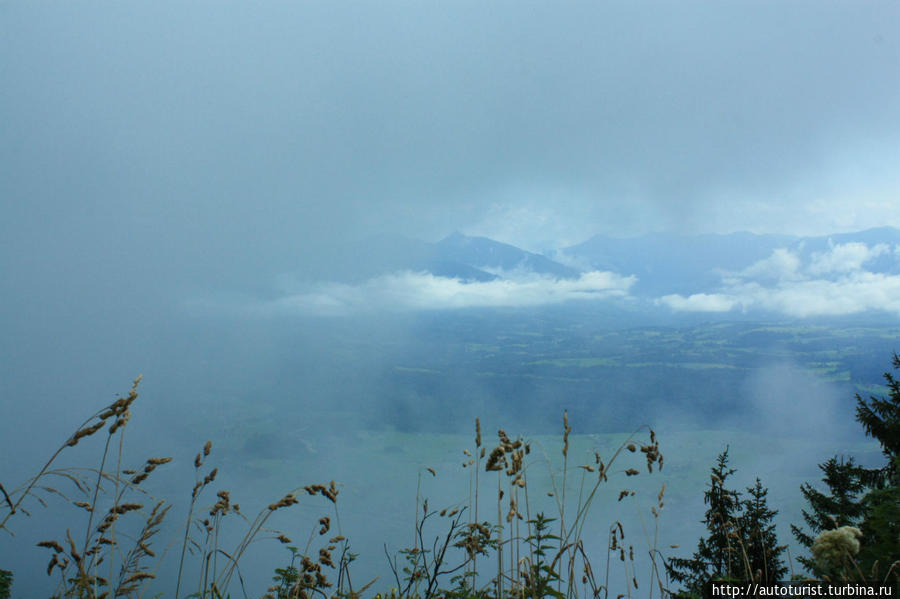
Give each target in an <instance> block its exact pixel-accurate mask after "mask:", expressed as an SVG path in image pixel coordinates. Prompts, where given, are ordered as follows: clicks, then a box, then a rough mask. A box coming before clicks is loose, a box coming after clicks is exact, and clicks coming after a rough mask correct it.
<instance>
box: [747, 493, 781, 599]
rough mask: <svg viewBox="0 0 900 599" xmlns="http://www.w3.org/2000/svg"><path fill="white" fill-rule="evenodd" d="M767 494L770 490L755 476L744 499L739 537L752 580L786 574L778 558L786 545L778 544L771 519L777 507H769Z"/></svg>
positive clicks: (776, 578)
mask: <svg viewBox="0 0 900 599" xmlns="http://www.w3.org/2000/svg"><path fill="white" fill-rule="evenodd" d="M768 494H769V490H768V489H767V488H765V487H764V486H763V485H762V482H761V481H760V480H759V478H757V479H756V484H755V485H754V486H752V487H747V495H748V497H747V498H746V499H745V500H744V501H743V505H744V515H743V517H742V518H741V524H742V526H741V528H742V534H741V537H742V538H743V542H744V548H745V550H746V556H747V557H746V559H747V561H748V562H749V565H750V571H751V573H752V574H753V577H754V579H757V580H759V581H760V582H765V583H773V582H775V581H777V580H783V579H784V575H785V574H786V573H787V567H786V566H785V565H784V561H783V560H782V558H781V555H782V554H783V553H784V552H785V549H786V546H785V545H779V544H778V538H777V536H776V534H775V523H774V522H773V521H772V520H773V519H774V518H775V516H776V515H777V514H778V510H772V509H769V505H768V501H767V499H766V496H767V495H768Z"/></svg>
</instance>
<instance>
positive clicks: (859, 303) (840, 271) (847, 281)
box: [657, 243, 900, 317]
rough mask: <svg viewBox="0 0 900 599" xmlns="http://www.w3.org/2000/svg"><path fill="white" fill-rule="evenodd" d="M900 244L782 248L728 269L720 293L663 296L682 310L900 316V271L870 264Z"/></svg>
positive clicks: (897, 253)
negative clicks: (872, 267) (886, 270)
mask: <svg viewBox="0 0 900 599" xmlns="http://www.w3.org/2000/svg"><path fill="white" fill-rule="evenodd" d="M888 254H893V255H895V256H897V257H900V247H898V246H895V247H890V246H888V245H886V244H878V245H874V246H871V247H870V246H867V245H866V244H863V243H846V244H837V245H832V246H831V247H829V249H828V250H827V251H824V252H814V253H812V254H810V255H809V256H808V257H806V258H804V257H803V256H802V255H801V253H800V252H798V251H792V250H788V249H783V248H782V249H778V250H775V251H774V252H772V254H771V255H770V256H769V257H768V258H766V259H764V260H761V261H759V262H757V263H755V264H753V265H751V266H750V267H748V268H746V269H744V270H743V271H740V272H737V273H728V274H726V275H724V276H723V278H722V283H723V285H722V288H721V290H719V291H718V292H716V293H697V294H694V295H689V296H683V295H666V296H663V297H661V298H659V299H658V300H657V304H661V305H665V306H668V307H670V308H672V309H673V310H677V311H690V312H729V311H731V310H735V309H741V310H743V311H745V312H746V311H749V310H766V311H772V312H779V313H782V314H785V315H788V316H796V317H807V316H840V315H846V314H856V313H859V312H865V311H869V310H878V311H886V312H893V313H896V314H900V275H897V274H886V273H880V272H872V271H871V270H868V269H867V265H868V264H869V263H871V261H873V260H874V259H876V258H879V257H881V256H884V255H888Z"/></svg>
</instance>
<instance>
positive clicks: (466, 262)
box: [327, 227, 900, 297]
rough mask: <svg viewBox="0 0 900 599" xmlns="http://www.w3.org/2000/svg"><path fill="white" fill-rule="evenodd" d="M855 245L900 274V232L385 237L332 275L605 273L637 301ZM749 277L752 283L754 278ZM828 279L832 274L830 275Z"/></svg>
mask: <svg viewBox="0 0 900 599" xmlns="http://www.w3.org/2000/svg"><path fill="white" fill-rule="evenodd" d="M849 243H857V244H863V245H865V246H866V247H867V248H868V249H869V250H872V249H873V248H876V247H877V246H878V245H879V244H883V245H884V246H886V248H884V249H883V250H882V251H880V252H873V253H872V255H871V256H869V257H868V258H867V261H866V262H865V270H867V271H869V272H873V273H882V274H900V249H898V248H900V230H898V229H894V228H891V227H881V228H876V229H869V230H866V231H861V232H858V233H841V234H836V235H828V236H819V237H796V236H789V235H757V234H753V233H746V232H741V233H730V234H724V235H714V234H705V235H694V236H688V235H675V234H668V233H653V234H648V235H643V236H641V237H633V238H614V237H608V236H604V235H595V236H594V237H592V238H590V239H588V240H587V241H585V242H583V243H580V244H577V245H573V246H570V247H566V248H561V249H559V250H557V251H556V252H553V253H548V254H547V255H541V254H536V253H533V252H529V251H526V250H523V249H520V248H517V247H515V246H513V245H509V244H506V243H501V242H498V241H494V240H492V239H488V238H486V237H470V236H466V235H463V234H461V233H453V234H452V235H450V236H448V237H446V238H444V239H442V240H440V241H438V242H436V243H429V242H424V241H419V240H415V239H410V238H407V237H403V236H397V235H383V236H379V237H373V238H370V239H368V240H366V241H365V242H363V243H360V244H357V245H355V246H353V247H349V248H347V249H346V250H345V251H344V252H343V253H342V254H341V255H337V256H332V257H331V258H330V260H329V261H328V266H327V272H328V273H329V275H330V276H334V275H338V278H339V279H340V280H344V281H347V282H359V281H363V280H366V279H369V278H372V277H375V276H379V275H384V274H389V273H393V272H398V271H413V272H429V273H431V274H433V275H435V276H440V277H448V278H456V279H459V280H461V281H463V282H467V283H472V282H486V281H493V280H497V279H502V278H511V277H521V276H523V275H528V274H535V275H541V276H544V277H552V278H556V279H575V278H578V277H579V276H580V275H581V273H582V272H586V271H593V270H599V271H612V272H615V273H618V274H620V275H623V276H629V275H634V276H635V277H636V278H637V282H636V283H635V285H634V286H633V287H632V289H631V293H632V294H634V295H637V296H646V297H658V296H660V295H665V294H683V295H687V294H692V293H702V292H709V291H712V290H715V289H716V288H717V287H719V286H720V285H721V283H722V279H723V276H728V275H729V274H734V273H741V272H742V271H746V269H748V268H749V267H751V266H753V265H754V264H757V263H759V262H761V261H764V260H766V259H768V258H770V257H771V256H772V255H773V252H775V251H776V250H786V251H787V252H790V254H791V255H792V256H796V257H797V258H798V259H799V261H800V262H802V263H804V264H808V263H810V262H811V261H813V259H814V258H816V255H817V254H818V255H819V257H821V256H823V255H826V254H828V252H830V251H831V250H832V249H833V248H834V247H835V246H838V245H844V244H849ZM857 249H858V248H857ZM857 253H858V252H857ZM551 256H552V257H551ZM836 268H837V267H836ZM838 271H839V268H838ZM835 272H837V271H835ZM744 274H745V276H747V277H750V278H752V276H753V273H752V272H748V273H744ZM831 274H832V275H834V273H831ZM838 274H839V273H838ZM821 276H822V277H823V278H827V277H828V276H831V275H829V273H827V272H826V273H823V274H822V275H821Z"/></svg>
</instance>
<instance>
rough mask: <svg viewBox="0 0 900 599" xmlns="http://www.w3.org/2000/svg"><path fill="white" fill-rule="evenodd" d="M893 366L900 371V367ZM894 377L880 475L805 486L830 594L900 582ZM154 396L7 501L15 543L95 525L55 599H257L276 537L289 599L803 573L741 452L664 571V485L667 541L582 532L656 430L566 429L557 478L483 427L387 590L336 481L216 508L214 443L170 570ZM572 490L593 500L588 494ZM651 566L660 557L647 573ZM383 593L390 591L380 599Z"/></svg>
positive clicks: (878, 408) (695, 592)
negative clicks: (161, 544) (590, 541)
mask: <svg viewBox="0 0 900 599" xmlns="http://www.w3.org/2000/svg"><path fill="white" fill-rule="evenodd" d="M894 366H895V368H900V358H898V357H897V356H894ZM885 378H886V381H887V383H888V390H889V397H888V398H881V399H879V398H875V397H870V398H869V399H867V400H864V399H862V398H861V397H859V396H857V402H858V408H857V419H858V420H859V422H860V423H861V424H862V425H863V426H864V428H865V429H866V433H867V434H868V435H871V436H872V437H874V438H875V439H876V440H878V441H879V442H880V444H881V446H882V450H883V452H884V455H885V457H886V463H885V465H884V466H883V467H881V468H877V469H864V468H861V467H859V466H857V465H856V464H855V463H854V462H853V460H852V458H848V459H846V460H839V459H838V458H837V457H835V458H833V459H831V460H828V461H827V462H825V463H824V464H823V465H822V466H821V468H822V470H823V473H824V474H825V478H824V479H823V480H824V482H825V484H826V486H827V492H822V491H819V490H817V489H816V488H815V487H813V486H811V485H805V486H804V487H803V489H802V492H803V494H804V497H805V498H806V499H807V501H808V503H809V511H806V512H804V519H805V523H804V525H805V528H804V527H799V526H794V527H792V529H793V532H794V535H795V536H796V537H797V539H798V541H799V542H800V543H801V544H802V545H805V546H806V547H808V548H809V549H810V554H809V555H807V556H799V558H798V559H799V562H800V564H802V565H803V566H804V567H805V568H806V570H807V572H808V573H809V574H810V575H812V576H815V577H818V578H820V579H827V580H842V581H877V582H892V583H895V584H896V582H898V581H900V564H898V563H897V560H900V389H898V383H897V381H896V380H895V379H894V378H893V377H892V376H891V375H890V374H886V375H885ZM139 383H140V378H138V379H136V380H135V381H134V384H133V386H132V388H131V390H130V392H129V393H128V394H127V395H125V396H123V397H120V398H118V399H117V400H116V401H114V402H113V403H111V404H110V405H108V406H107V407H105V408H104V409H103V410H101V411H99V412H98V413H96V414H95V415H94V416H92V417H91V418H89V419H88V420H87V421H85V422H84V423H83V424H82V425H81V426H80V427H78V428H77V430H76V431H75V433H73V434H72V436H71V437H69V438H68V439H67V440H66V441H65V443H63V444H62V445H61V446H60V447H59V448H58V449H57V450H56V451H55V452H54V453H53V454H52V455H51V457H50V459H49V460H48V461H47V463H46V464H45V465H44V467H43V468H42V469H41V470H40V472H39V473H38V474H37V475H36V476H34V477H33V478H31V479H30V480H28V481H26V482H25V483H24V484H23V485H21V486H20V487H18V488H15V489H12V490H10V491H7V489H6V488H5V487H3V486H2V485H0V492H2V501H3V502H4V508H3V509H4V511H3V512H0V515H2V519H0V532H3V531H5V532H10V530H9V527H8V523H9V522H10V521H11V519H13V518H15V517H19V516H30V515H31V513H30V511H29V510H30V509H32V508H33V505H34V503H35V502H36V503H39V504H42V505H44V506H46V505H47V502H48V500H50V498H51V497H53V496H55V497H56V498H58V499H62V500H63V501H64V502H66V503H67V504H69V505H71V506H72V507H74V508H77V509H79V510H84V511H85V512H87V524H86V526H85V528H84V530H75V531H73V530H72V529H71V528H68V529H67V530H66V531H65V533H64V534H63V533H62V531H61V532H60V534H59V536H58V537H57V538H53V539H47V540H44V541H41V542H40V543H39V545H40V546H41V547H44V548H46V549H47V550H48V552H49V554H50V556H51V557H50V561H49V563H48V566H47V574H48V576H51V577H54V578H55V579H57V580H58V582H57V586H56V591H55V593H54V596H55V597H78V598H100V597H142V596H148V595H150V594H151V592H155V591H157V590H160V589H159V583H160V582H166V583H170V584H165V585H163V587H162V588H161V590H163V591H164V592H167V593H171V594H172V595H167V596H174V597H199V598H206V597H223V596H227V595H232V596H244V597H248V596H259V594H260V590H257V589H247V588H245V584H244V577H243V575H242V572H241V565H242V563H244V562H243V561H242V559H243V558H245V556H246V555H247V553H248V551H249V550H250V549H251V543H252V542H253V541H254V540H257V539H259V538H262V537H271V538H274V539H277V541H279V542H281V543H282V544H284V545H285V547H286V550H287V555H288V557H287V559H286V560H285V562H286V563H284V564H282V565H279V566H278V567H275V568H274V571H273V584H272V585H271V586H270V587H269V588H268V589H267V590H265V591H263V592H264V593H265V596H266V597H272V598H277V599H286V598H293V597H296V598H301V597H314V596H319V597H344V598H353V597H362V596H364V595H365V596H373V595H374V596H376V597H392V598H395V599H399V598H412V597H423V598H425V597H457V598H464V597H466V598H468V597H484V598H486V597H495V598H500V597H523V598H524V597H622V596H628V597H632V596H639V597H653V596H659V597H665V596H673V595H674V596H680V597H694V596H699V595H700V593H701V592H702V587H703V584H704V583H705V582H707V581H709V580H756V581H761V582H765V581H774V580H782V579H783V578H784V577H785V576H786V574H787V573H788V571H789V570H790V571H791V572H792V573H793V574H795V575H796V574H798V573H797V572H794V571H793V569H794V564H793V562H792V561H790V560H789V561H788V563H786V562H785V558H784V546H783V545H780V544H779V543H778V540H777V537H776V535H775V530H774V524H772V518H773V516H774V515H775V513H776V512H775V510H773V509H771V508H770V507H769V506H768V504H767V490H766V489H765V487H764V486H763V485H762V482H761V481H760V480H759V479H757V481H756V484H755V485H754V486H753V487H750V488H748V489H747V490H746V493H744V494H742V493H739V492H737V491H735V490H733V489H730V488H729V484H728V478H729V476H730V475H731V474H732V473H733V472H734V470H733V469H731V468H730V466H729V462H728V460H729V456H728V452H727V449H726V451H725V452H723V453H722V454H721V455H720V456H719V459H718V460H717V462H716V464H715V465H714V467H713V469H712V471H711V478H710V483H709V486H708V488H707V489H706V491H705V493H704V500H705V502H706V503H707V505H708V510H707V512H706V515H705V523H706V526H707V531H708V536H707V537H705V538H703V539H701V540H700V542H699V543H698V548H697V551H696V552H695V553H694V554H693V555H692V556H691V557H690V558H677V557H672V558H669V559H666V558H664V556H663V553H662V551H661V549H660V548H659V547H658V546H657V539H658V535H657V532H656V531H658V522H659V518H660V517H661V514H662V509H663V506H664V505H665V485H662V486H661V487H660V489H659V492H658V494H657V495H656V496H655V497H653V498H652V502H651V503H652V505H650V507H649V510H648V518H649V519H650V523H651V526H647V527H645V529H646V530H645V535H644V538H643V539H642V540H641V541H640V542H637V541H634V540H633V539H632V537H631V535H630V533H629V534H628V535H626V530H625V529H624V527H623V525H622V524H621V523H620V522H613V523H611V524H610V526H609V528H608V539H607V543H606V548H607V551H606V555H605V556H600V559H599V560H598V559H597V556H589V555H588V551H587V550H586V547H585V542H584V531H585V523H586V521H587V518H588V515H589V514H590V512H591V506H592V504H594V502H595V499H597V497H598V496H599V494H601V493H613V494H618V499H619V500H620V501H621V500H623V499H625V498H627V497H629V496H633V495H634V493H635V492H634V491H632V490H629V489H628V488H627V481H628V480H629V479H630V477H633V476H638V475H639V474H641V473H642V471H643V470H644V469H646V471H647V475H652V474H653V473H654V472H656V471H658V470H660V469H661V468H662V467H663V462H664V460H663V455H662V453H661V451H660V445H659V440H658V439H657V437H656V434H655V432H654V431H653V430H651V429H648V428H644V429H642V430H640V431H638V432H636V433H635V434H634V435H631V436H630V437H628V438H627V439H625V441H624V442H622V443H621V445H620V446H619V447H618V448H617V449H616V450H615V451H613V453H612V454H611V455H608V456H601V455H600V454H599V453H594V454H593V455H590V456H587V459H584V458H582V459H580V460H578V461H577V462H576V461H575V458H574V457H572V458H571V460H570V455H569V449H570V447H569V437H570V434H571V432H572V428H571V426H570V425H569V420H568V416H567V415H566V414H564V415H563V437H562V447H561V448H560V451H561V454H562V468H561V469H560V471H558V472H554V470H553V466H552V464H551V461H550V460H549V459H545V460H542V459H540V458H538V457H537V455H536V454H537V452H532V444H531V443H530V442H529V441H528V440H526V439H523V438H520V437H516V438H513V437H511V436H509V435H508V434H507V433H506V432H505V431H503V430H499V431H498V433H497V440H496V443H489V442H488V441H487V439H486V437H483V436H482V430H481V425H480V422H479V421H477V420H476V425H475V437H474V445H473V446H472V447H471V448H469V449H466V450H464V454H465V461H464V462H463V467H464V468H466V469H467V471H468V472H469V480H468V489H467V491H468V500H467V501H465V502H464V503H462V504H460V505H456V506H451V507H446V508H444V507H441V508H434V507H433V505H434V504H433V503H432V506H431V507H430V506H429V501H428V499H426V498H423V497H422V495H421V494H417V498H416V513H415V518H414V530H415V535H414V538H413V542H412V543H411V544H410V545H409V546H407V547H405V548H402V549H400V550H399V551H397V552H395V553H393V554H391V553H390V552H388V550H387V548H385V552H386V554H387V559H388V563H389V565H390V569H391V572H392V574H393V581H392V582H389V583H387V584H385V583H384V582H383V581H381V582H378V581H375V580H372V581H357V580H354V578H353V577H352V576H351V574H352V570H353V562H354V561H355V560H356V559H357V557H358V556H357V554H355V553H353V552H352V551H351V545H350V539H349V538H348V537H347V536H344V534H343V531H342V530H341V528H340V512H339V509H338V508H339V504H340V501H339V496H340V492H341V485H339V484H338V483H336V482H335V481H329V482H327V483H323V484H310V485H306V486H301V487H298V488H297V489H294V490H293V491H291V492H289V493H287V494H285V495H284V496H283V497H281V498H280V499H279V500H278V501H275V502H273V503H272V504H270V505H268V506H266V507H264V508H263V509H262V510H261V511H259V512H258V513H257V514H256V515H255V516H252V517H251V516H248V515H245V513H244V511H242V509H241V507H240V505H239V504H237V503H234V502H233V500H232V497H231V493H230V492H229V491H228V490H224V489H219V490H217V491H216V492H215V494H214V497H213V490H214V489H215V482H216V478H217V475H218V469H217V468H210V467H209V459H210V456H211V454H212V449H213V448H212V444H211V443H210V442H207V443H206V444H204V445H203V446H202V448H201V449H200V451H199V452H198V453H197V454H196V456H195V458H194V473H195V482H194V484H193V487H192V488H191V489H190V493H189V497H190V501H189V507H188V510H187V513H186V514H183V515H182V516H180V517H179V518H178V519H177V520H180V521H181V522H182V523H183V524H181V525H179V527H180V532H179V540H180V542H179V543H178V544H177V545H176V547H177V549H176V551H174V552H172V554H171V555H169V553H168V549H166V550H160V549H159V548H158V547H157V545H158V543H156V539H157V537H158V535H159V534H160V531H161V529H162V526H163V523H164V521H166V520H167V518H168V519H169V520H171V517H170V516H169V513H170V511H171V505H170V504H169V503H167V502H166V501H165V500H162V499H156V498H154V497H152V496H151V495H150V494H149V493H148V492H147V491H146V490H145V487H146V485H145V484H144V482H145V481H146V480H147V479H148V478H150V477H151V476H154V477H155V476H158V474H157V473H156V472H157V470H161V469H164V468H165V467H166V465H167V464H168V463H170V462H171V461H172V457H151V458H148V459H146V460H145V461H144V462H142V463H141V465H140V466H139V467H137V468H128V467H126V466H125V464H124V461H125V460H124V446H125V433H126V430H127V426H128V424H129V421H130V419H131V415H132V405H133V404H134V402H135V401H136V400H137V399H138V386H139ZM100 435H104V436H105V439H104V440H103V450H102V454H101V458H100V463H99V466H98V467H96V468H86V469H77V468H58V467H57V466H56V462H57V459H58V458H59V456H60V455H61V454H63V453H64V452H67V451H70V450H71V448H73V447H75V446H77V445H79V444H81V443H85V442H86V440H87V439H88V438H90V437H94V438H97V437H99V436H100ZM544 457H546V456H544ZM542 462H544V463H545V465H544V464H543V463H542ZM535 467H542V468H549V469H550V473H549V474H550V478H549V480H550V488H539V489H535V488H534V484H532V485H529V469H533V468H535ZM429 476H431V477H433V476H436V472H435V471H434V470H433V469H432V468H429V467H425V468H424V469H423V471H422V472H420V474H419V477H420V479H419V488H420V489H421V485H422V482H423V481H422V477H426V478H427V477H429ZM573 479H574V481H573ZM611 479H612V480H611ZM59 481H62V482H63V483H64V485H60V484H59ZM573 482H574V483H575V485H573V484H572V483H573ZM610 485H616V486H615V487H612V488H611V487H610ZM63 487H64V488H63ZM572 488H577V489H578V492H577V496H573V495H572V491H571V489H572ZM488 489H489V490H488ZM534 493H542V494H547V495H549V496H551V497H552V498H553V500H554V503H555V506H556V510H555V513H553V514H552V515H548V514H546V513H544V512H541V511H536V512H533V510H534V508H533V507H532V506H534V505H537V502H536V501H535V496H534ZM567 495H568V496H567ZM301 502H306V503H309V502H315V503H314V505H316V506H319V507H320V508H324V509H323V510H322V514H321V517H319V518H318V519H317V520H315V521H314V522H312V523H310V525H311V530H310V532H309V533H308V537H307V540H306V542H305V543H295V542H294V541H293V540H292V539H291V538H290V537H289V536H288V535H287V534H286V533H285V532H281V531H276V530H272V529H270V528H268V526H267V524H268V522H269V520H270V518H271V517H272V516H273V514H275V513H276V512H279V511H281V510H288V509H291V508H292V506H295V505H297V504H299V503H301ZM238 520H239V521H242V525H243V527H244V532H243V534H242V535H241V536H240V538H239V539H238V541H237V542H236V543H234V542H229V541H231V539H230V537H229V536H228V535H226V534H224V532H223V531H224V524H225V523H226V522H228V523H231V522H232V521H238ZM11 542H12V541H11V540H10V539H5V540H4V541H3V543H11ZM636 552H637V553H638V554H639V555H640V554H643V555H646V556H647V559H648V561H647V564H648V565H647V566H643V567H642V568H643V569H642V570H641V571H638V569H637V568H638V566H637V565H636V560H635V553H636ZM167 557H168V559H170V560H173V562H174V563H177V576H175V577H174V580H171V581H169V580H166V581H159V582H156V585H157V586H155V587H153V586H151V585H153V584H154V581H156V579H157V578H158V577H159V574H160V566H161V564H162V562H163V560H164V559H166V558H167ZM367 557H368V556H367ZM592 558H593V559H594V560H596V561H592ZM614 570H617V571H618V572H617V573H616V575H612V574H613V571H614ZM188 572H190V573H191V574H188ZM613 581H618V582H613ZM11 582H12V573H10V572H7V571H3V570H0V598H4V597H8V596H9V595H10V586H11ZM376 584H378V586H379V587H381V588H382V589H384V588H385V587H389V588H388V590H387V591H382V593H381V594H376V593H377V591H378V588H376V586H375V585H376Z"/></svg>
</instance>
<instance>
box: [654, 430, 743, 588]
mask: <svg viewBox="0 0 900 599" xmlns="http://www.w3.org/2000/svg"><path fill="white" fill-rule="evenodd" d="M734 472H735V470H734V469H733V468H729V467H728V447H726V448H725V450H724V451H723V452H722V453H720V454H719V456H718V458H716V465H715V466H713V467H712V469H711V471H710V483H709V486H708V487H707V489H706V492H705V493H704V494H703V501H704V502H705V503H706V504H707V506H709V507H708V508H707V510H706V513H705V515H704V519H703V521H702V522H703V524H705V525H706V530H707V531H709V536H707V537H706V538H702V539H700V541H699V542H698V543H697V551H695V552H694V554H693V556H692V557H691V558H671V559H669V561H668V562H667V563H666V570H667V571H668V574H669V577H670V578H671V579H672V580H673V581H675V582H677V583H679V584H681V585H683V587H684V590H682V591H681V592H680V593H678V594H677V595H676V597H699V596H701V593H702V589H703V584H704V583H705V582H707V581H710V580H722V579H724V580H728V579H734V578H739V577H742V576H743V575H744V574H745V570H746V568H745V567H744V565H743V558H742V555H741V547H740V543H739V541H740V531H741V528H740V516H741V509H742V504H741V500H740V493H738V492H737V491H734V490H731V489H728V488H727V487H726V486H725V482H726V481H727V480H728V477H729V476H731V475H732V474H734Z"/></svg>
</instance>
